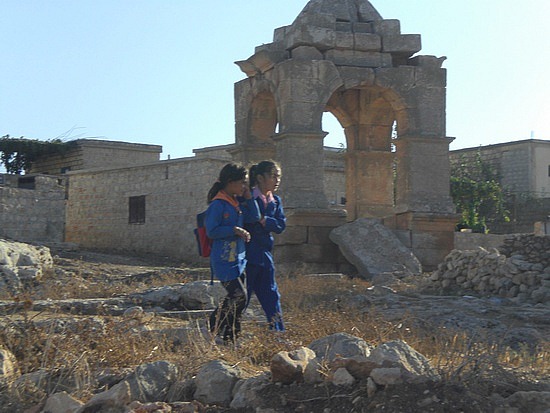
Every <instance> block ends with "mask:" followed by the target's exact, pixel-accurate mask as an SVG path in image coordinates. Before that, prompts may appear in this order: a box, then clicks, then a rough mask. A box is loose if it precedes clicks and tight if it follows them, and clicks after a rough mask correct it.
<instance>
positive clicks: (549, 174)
mask: <svg viewBox="0 0 550 413" xmlns="http://www.w3.org/2000/svg"><path fill="white" fill-rule="evenodd" d="M548 176H550V165H548Z"/></svg>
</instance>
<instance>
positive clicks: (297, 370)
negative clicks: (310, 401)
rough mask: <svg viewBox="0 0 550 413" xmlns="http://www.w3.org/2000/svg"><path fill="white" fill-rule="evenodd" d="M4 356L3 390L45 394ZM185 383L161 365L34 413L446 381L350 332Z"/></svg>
mask: <svg viewBox="0 0 550 413" xmlns="http://www.w3.org/2000/svg"><path fill="white" fill-rule="evenodd" d="M0 355H3V357H0V372H4V374H3V375H4V377H0V378H2V379H4V380H2V383H3V386H4V387H6V386H10V387H12V388H14V387H15V388H18V387H21V388H25V389H26V390H32V389H34V390H33V391H40V390H41V389H40V386H43V385H44V384H45V383H48V380H47V377H37V376H36V375H33V374H32V373H30V374H21V373H20V372H19V370H18V369H17V366H16V365H15V364H14V362H13V360H14V357H13V356H12V355H10V354H9V352H7V351H3V353H0ZM15 363H16V362H15ZM0 376H1V374H0ZM184 376H185V372H184V371H181V368H180V367H178V366H177V365H176V364H174V363H171V362H168V361H162V360H161V361H155V362H150V363H145V364H142V365H139V366H138V367H137V368H136V369H135V370H133V371H129V372H128V373H127V374H126V375H123V376H120V375H119V376H118V379H116V381H115V378H111V381H110V386H107V387H109V388H108V389H107V390H105V391H101V392H98V393H96V394H94V395H93V396H92V397H91V399H89V400H88V401H87V402H83V401H81V400H78V399H77V398H75V397H73V396H71V395H70V394H69V393H68V391H71V390H70V389H68V388H67V389H66V390H63V391H57V392H55V391H54V392H50V395H49V397H48V398H47V400H45V402H44V403H43V404H41V405H37V406H35V408H34V409H33V410H32V411H36V412H43V413H46V412H47V413H92V412H125V413H138V412H139V413H141V412H153V411H155V412H176V411H177V412H180V413H185V412H189V413H198V412H201V411H205V407H206V406H221V407H222V408H224V409H231V411H256V412H271V413H277V412H283V411H289V410H288V408H289V407H290V406H285V405H284V403H283V406H280V408H277V407H276V406H273V405H272V404H270V403H273V401H272V400H265V399H264V398H262V394H263V392H262V391H263V390H264V389H266V387H268V386H283V385H287V386H292V385H294V386H296V385H319V384H320V383H324V385H333V386H336V387H340V388H346V387H347V388H349V387H350V386H352V385H353V384H354V383H355V382H356V381H366V392H364V393H362V394H361V395H357V396H356V399H355V401H354V403H355V402H359V399H361V398H367V399H368V398H372V397H373V395H374V394H375V393H377V392H381V391H384V389H385V388H386V386H392V387H395V386H400V385H407V383H410V384H413V383H416V384H419V383H427V384H429V383H437V382H439V381H440V380H441V378H440V376H439V374H438V373H437V371H436V369H435V368H433V367H432V366H431V365H430V363H429V361H428V360H427V359H426V358H425V357H424V356H423V355H422V354H420V353H418V352H417V351H416V350H414V349H413V348H412V347H410V346H409V345H408V344H407V343H405V342H404V341H401V340H396V341H390V342H386V343H383V344H381V345H379V346H377V347H373V346H371V345H369V344H367V343H366V342H365V341H364V340H362V339H361V338H358V337H354V336H351V335H349V334H346V333H337V334H333V335H330V336H327V337H323V338H321V339H318V340H316V341H314V342H312V343H311V344H310V345H309V346H308V347H300V348H298V349H296V350H294V351H290V352H287V351H282V352H279V353H277V354H276V355H275V356H274V357H273V358H272V361H271V368H270V371H269V372H264V373H259V374H258V375H256V376H253V377H250V376H249V375H247V374H245V373H244V371H242V370H241V369H240V368H239V367H238V366H231V365H229V364H228V363H227V362H225V361H223V360H212V361H210V362H207V363H205V364H204V365H203V366H202V367H201V368H200V369H199V371H198V372H197V374H196V375H195V376H194V377H192V378H188V379H183V378H182V377H184ZM43 390H44V389H43ZM424 394H425V398H424V400H421V401H420V402H419V403H420V404H421V405H422V406H424V407H425V408H428V407H429V405H430V404H432V403H437V402H438V399H437V397H434V396H433V395H431V394H430V392H425V393H424ZM549 402H550V392H530V393H529V394H525V392H516V393H514V394H512V395H511V396H510V397H508V398H507V399H502V400H500V401H499V404H500V405H501V406H507V407H510V406H513V407H518V408H520V409H522V408H525V407H526V406H527V405H529V406H530V407H531V408H533V409H534V410H532V411H539V410H537V409H539V408H544V406H546V407H547V406H548V403H549ZM224 411H225V410H224ZM292 411H298V410H292ZM514 411H516V410H514ZM520 411H524V410H520ZM540 411H542V410H540Z"/></svg>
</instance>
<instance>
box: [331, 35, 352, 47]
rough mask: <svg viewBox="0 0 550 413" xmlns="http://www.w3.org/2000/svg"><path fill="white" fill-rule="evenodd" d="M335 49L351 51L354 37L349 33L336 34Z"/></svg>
mask: <svg viewBox="0 0 550 413" xmlns="http://www.w3.org/2000/svg"><path fill="white" fill-rule="evenodd" d="M335 39H336V40H335V45H334V47H335V48H336V49H353V48H354V41H355V40H354V35H353V33H351V32H336V37H335Z"/></svg>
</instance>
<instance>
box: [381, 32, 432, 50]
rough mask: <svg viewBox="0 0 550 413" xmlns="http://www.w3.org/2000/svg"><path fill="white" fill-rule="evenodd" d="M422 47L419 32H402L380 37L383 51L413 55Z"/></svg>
mask: <svg viewBox="0 0 550 413" xmlns="http://www.w3.org/2000/svg"><path fill="white" fill-rule="evenodd" d="M421 49H422V42H421V38H420V35H419V34H402V35H398V36H397V35H396V36H389V35H386V36H383V37H382V51H383V52H385V53H405V54H409V55H413V54H415V53H416V52H419V51H420V50H421Z"/></svg>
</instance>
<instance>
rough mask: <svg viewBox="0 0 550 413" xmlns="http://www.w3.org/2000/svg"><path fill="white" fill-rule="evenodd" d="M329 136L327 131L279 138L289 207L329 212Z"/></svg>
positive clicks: (286, 206) (285, 197) (284, 192)
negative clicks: (325, 150)
mask: <svg viewBox="0 0 550 413" xmlns="http://www.w3.org/2000/svg"><path fill="white" fill-rule="evenodd" d="M325 136H326V132H320V133H319V132H309V133H292V132H286V133H280V134H278V135H276V136H275V138H274V140H275V145H276V148H277V156H276V159H278V160H279V162H280V164H281V169H282V175H283V178H282V181H281V188H280V191H281V193H282V196H283V199H284V203H285V208H305V209H328V201H327V198H326V195H325V191H324V182H323V176H324V166H323V139H324V138H325Z"/></svg>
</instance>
